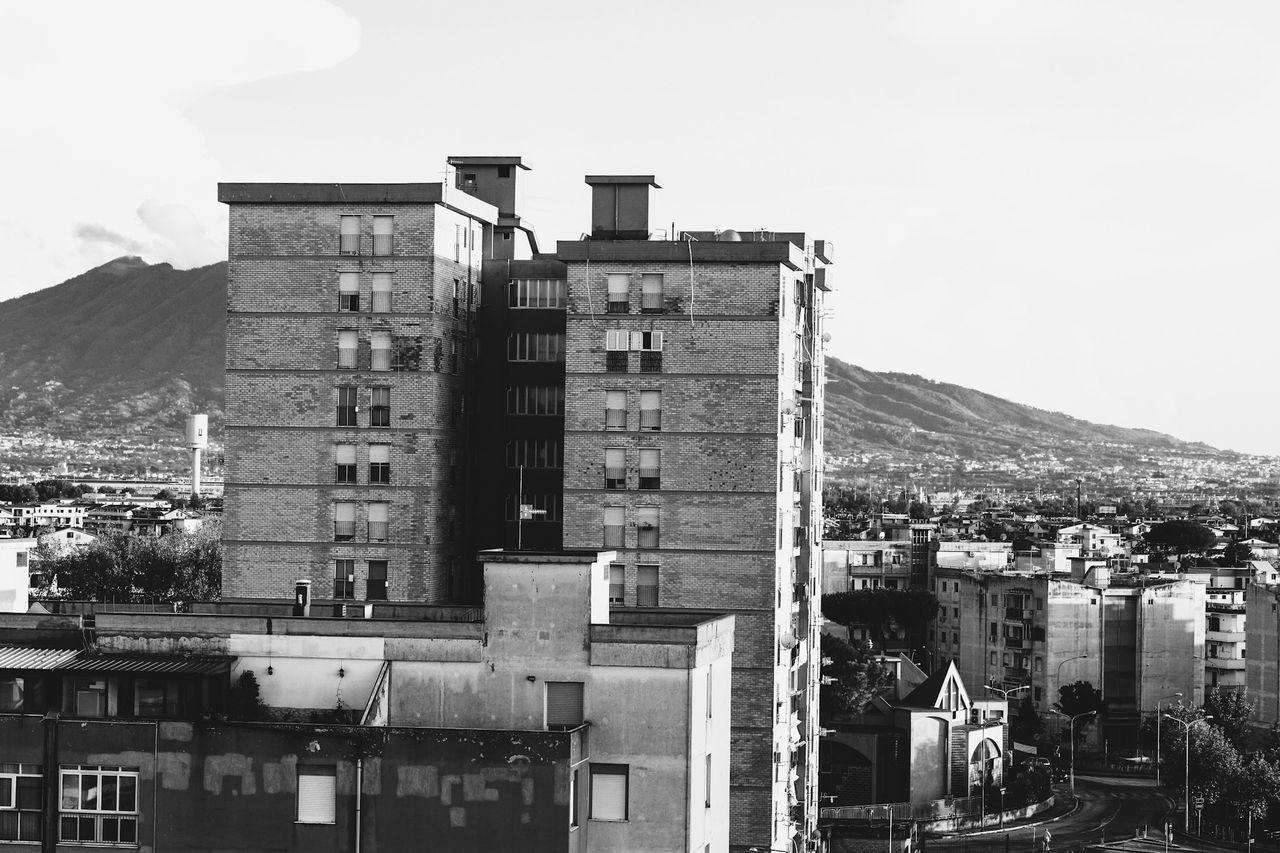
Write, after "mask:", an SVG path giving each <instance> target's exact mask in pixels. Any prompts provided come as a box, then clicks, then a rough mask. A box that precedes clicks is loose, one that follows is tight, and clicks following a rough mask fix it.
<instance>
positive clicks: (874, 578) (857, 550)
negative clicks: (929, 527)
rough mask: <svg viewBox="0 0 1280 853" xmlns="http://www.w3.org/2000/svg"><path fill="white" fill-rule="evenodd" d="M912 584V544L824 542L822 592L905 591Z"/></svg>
mask: <svg viewBox="0 0 1280 853" xmlns="http://www.w3.org/2000/svg"><path fill="white" fill-rule="evenodd" d="M910 583H911V543H910V542H903V541H887V540H870V541H862V540H857V539H853V540H830V541H824V542H823V543H822V592H823V594H831V593H834V592H853V591H854V590H859V589H881V588H883V589H906V588H907V587H908V586H910Z"/></svg>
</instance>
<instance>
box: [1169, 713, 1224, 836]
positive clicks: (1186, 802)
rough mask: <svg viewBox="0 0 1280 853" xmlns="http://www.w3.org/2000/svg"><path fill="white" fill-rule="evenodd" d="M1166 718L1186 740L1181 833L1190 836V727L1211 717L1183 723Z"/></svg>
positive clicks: (1207, 720) (1173, 717)
mask: <svg viewBox="0 0 1280 853" xmlns="http://www.w3.org/2000/svg"><path fill="white" fill-rule="evenodd" d="M1165 716H1166V717H1168V718H1169V719H1171V720H1173V721H1174V722H1175V723H1177V724H1178V725H1180V726H1182V731H1183V735H1184V737H1185V738H1186V740H1185V741H1184V742H1183V744H1182V831H1183V833H1184V834H1187V835H1190V834H1191V727H1192V726H1194V725H1195V724H1196V723H1207V722H1209V721H1210V720H1212V719H1213V717H1201V718H1200V719H1198V720H1192V721H1191V722H1189V723H1188V722H1184V721H1182V720H1179V719H1178V718H1177V717H1175V716H1173V715H1172V714H1165Z"/></svg>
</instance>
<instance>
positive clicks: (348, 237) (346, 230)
mask: <svg viewBox="0 0 1280 853" xmlns="http://www.w3.org/2000/svg"><path fill="white" fill-rule="evenodd" d="M338 254H339V255H358V254H360V217H359V216H342V217H339V225H338Z"/></svg>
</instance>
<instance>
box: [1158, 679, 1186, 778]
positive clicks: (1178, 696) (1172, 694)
mask: <svg viewBox="0 0 1280 853" xmlns="http://www.w3.org/2000/svg"><path fill="white" fill-rule="evenodd" d="M1175 696H1176V697H1177V698H1179V699H1181V698H1182V694H1181V693H1171V694H1169V695H1168V696H1162V697H1160V698H1159V699H1157V700H1156V786H1157V787H1159V785H1160V703H1161V702H1163V701H1164V700H1165V699H1172V698H1174V697H1175Z"/></svg>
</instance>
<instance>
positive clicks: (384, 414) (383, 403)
mask: <svg viewBox="0 0 1280 853" xmlns="http://www.w3.org/2000/svg"><path fill="white" fill-rule="evenodd" d="M369 390H370V396H371V398H372V405H371V406H370V407H369V426H371V427H389V426H391V389H390V388H371V389H369Z"/></svg>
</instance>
